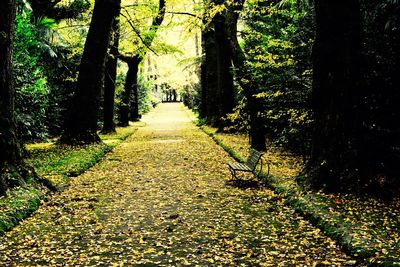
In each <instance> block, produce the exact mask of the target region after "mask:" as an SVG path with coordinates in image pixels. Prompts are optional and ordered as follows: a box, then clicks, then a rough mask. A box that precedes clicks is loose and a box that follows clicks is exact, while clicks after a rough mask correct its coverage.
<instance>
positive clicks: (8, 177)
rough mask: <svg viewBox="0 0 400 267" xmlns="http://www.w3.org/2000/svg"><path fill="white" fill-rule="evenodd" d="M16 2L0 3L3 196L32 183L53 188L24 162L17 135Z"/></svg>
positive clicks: (5, 0)
mask: <svg viewBox="0 0 400 267" xmlns="http://www.w3.org/2000/svg"><path fill="white" fill-rule="evenodd" d="M15 9H16V4H15V0H3V1H0V151H1V153H0V196H3V195H6V194H7V193H8V191H9V190H10V189H11V188H13V187H16V186H24V185H26V184H27V183H28V181H29V182H31V183H33V184H34V185H38V183H41V184H44V185H47V186H48V187H51V188H52V189H54V188H53V187H52V186H51V184H50V183H49V182H48V181H47V180H44V179H42V178H40V177H38V176H37V175H36V173H35V171H34V169H33V168H32V167H30V166H28V165H27V164H26V163H25V161H24V159H23V156H22V155H23V149H22V146H21V144H20V143H19V140H18V138H17V134H16V126H15V118H14V103H15V87H14V78H13V67H12V54H13V39H14V29H15V26H14V22H15Z"/></svg>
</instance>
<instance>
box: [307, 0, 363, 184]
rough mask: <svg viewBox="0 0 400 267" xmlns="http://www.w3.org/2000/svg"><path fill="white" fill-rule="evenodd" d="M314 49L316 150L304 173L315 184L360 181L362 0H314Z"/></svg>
mask: <svg viewBox="0 0 400 267" xmlns="http://www.w3.org/2000/svg"><path fill="white" fill-rule="evenodd" d="M315 17H316V39H315V43H314V50H313V61H314V68H313V111H314V119H315V129H314V136H313V144H312V155H311V159H310V162H309V164H308V166H307V168H306V171H305V173H306V174H308V176H309V180H310V182H311V183H312V184H314V185H317V186H319V187H320V186H322V187H325V188H327V189H329V190H334V191H337V190H346V189H349V188H354V187H355V186H357V184H358V182H357V179H359V175H360V174H359V171H360V168H362V166H361V165H362V164H364V163H362V164H361V165H360V162H358V159H359V157H360V153H359V149H360V143H359V140H361V139H362V137H361V129H362V119H361V117H360V114H359V113H360V103H361V101H362V98H363V96H362V94H363V92H362V90H360V89H361V88H360V81H361V80H362V75H361V71H360V68H361V64H360V62H361V61H360V58H361V54H360V51H361V34H362V26H361V15H360V6H359V2H358V0H349V1H347V2H346V3H345V4H343V3H342V2H340V1H336V0H316V1H315Z"/></svg>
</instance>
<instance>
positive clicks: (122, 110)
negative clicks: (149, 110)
mask: <svg viewBox="0 0 400 267" xmlns="http://www.w3.org/2000/svg"><path fill="white" fill-rule="evenodd" d="M119 59H121V60H122V61H124V62H125V63H127V64H128V72H127V73H126V78H125V85H124V91H123V92H122V103H121V105H120V107H119V118H118V120H119V121H118V124H119V125H120V126H122V127H126V126H128V125H129V120H130V119H131V117H130V115H131V114H130V112H131V98H132V93H133V92H134V91H136V93H137V75H138V71H139V64H140V62H141V61H142V58H141V57H140V56H138V55H136V56H134V57H125V56H121V55H120V56H119Z"/></svg>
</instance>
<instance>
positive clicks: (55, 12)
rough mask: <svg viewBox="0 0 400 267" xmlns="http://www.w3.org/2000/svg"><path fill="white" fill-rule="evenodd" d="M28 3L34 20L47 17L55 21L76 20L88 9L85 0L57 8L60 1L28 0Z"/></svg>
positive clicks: (78, 0) (88, 5)
mask: <svg viewBox="0 0 400 267" xmlns="http://www.w3.org/2000/svg"><path fill="white" fill-rule="evenodd" d="M29 2H30V3H31V6H32V10H33V13H34V15H35V17H36V18H41V17H48V18H52V19H55V20H57V21H58V20H62V19H72V18H76V17H77V16H79V15H80V14H81V13H82V12H85V11H86V10H87V9H88V8H89V7H90V4H89V2H88V1H87V0H75V1H73V2H72V3H71V4H70V5H69V6H59V5H58V4H59V3H60V2H61V0H55V1H54V0H53V1H52V0H29Z"/></svg>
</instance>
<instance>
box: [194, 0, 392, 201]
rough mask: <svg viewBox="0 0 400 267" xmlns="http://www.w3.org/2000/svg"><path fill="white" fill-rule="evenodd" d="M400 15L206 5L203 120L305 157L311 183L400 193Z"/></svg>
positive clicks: (300, 5) (311, 6)
mask: <svg viewBox="0 0 400 267" xmlns="http://www.w3.org/2000/svg"><path fill="white" fill-rule="evenodd" d="M399 6H400V5H399V3H398V2H397V1H386V0H382V1H369V0H362V1H358V0H351V1H347V2H346V3H343V2H340V1H334V0H328V1H327V0H315V1H314V2H313V3H310V2H308V1H290V0H288V1H274V0H260V1H247V2H246V3H245V1H241V0H239V1H229V0H226V1H219V0H210V1H206V9H208V10H213V12H214V13H216V14H217V15H215V16H213V17H212V18H211V19H210V20H209V21H206V22H205V25H206V26H205V27H204V30H203V34H202V37H203V53H204V57H203V62H202V79H201V84H202V86H201V100H200V106H199V111H200V115H201V116H202V117H203V118H205V119H206V121H207V122H208V123H211V124H214V125H216V126H218V127H219V128H220V129H221V130H232V129H233V130H243V129H244V130H248V131H249V135H250V142H251V146H252V147H254V148H256V149H259V150H265V149H266V141H267V140H269V141H271V142H273V143H275V145H279V146H281V147H283V148H284V149H289V150H291V151H293V152H296V153H301V154H303V155H304V156H306V157H307V159H308V161H307V162H308V163H307V165H306V168H305V169H304V171H303V175H302V176H300V178H299V181H301V182H304V183H305V184H308V185H313V186H316V187H323V188H326V189H328V190H335V191H338V190H339V191H348V190H352V191H357V192H365V191H369V192H373V193H382V192H384V193H398V192H399V190H400V180H399V178H398V177H399V174H400V172H399V168H396V162H398V161H399V159H400V152H399V151H400V144H399V141H398V140H399V137H400V131H399V126H398V123H397V121H398V119H399V115H400V112H399V108H398V105H397V104H394V103H397V101H399V100H400V99H399V78H398V75H397V74H395V73H396V71H397V70H398V69H399V52H398V51H400V50H399V49H398V46H399V42H398V41H399V40H398V38H399V30H400V27H399V26H400V25H399V15H398V13H396V12H398V11H399V8H400V7H399ZM213 12H211V13H213ZM239 19H240V20H241V21H242V22H243V23H244V25H241V28H240V31H238V21H239ZM238 36H240V37H241V40H238ZM241 42H242V43H241ZM234 96H236V97H234ZM235 106H236V107H235ZM233 110H235V112H233V113H232V111H233ZM221 117H225V119H221Z"/></svg>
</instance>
